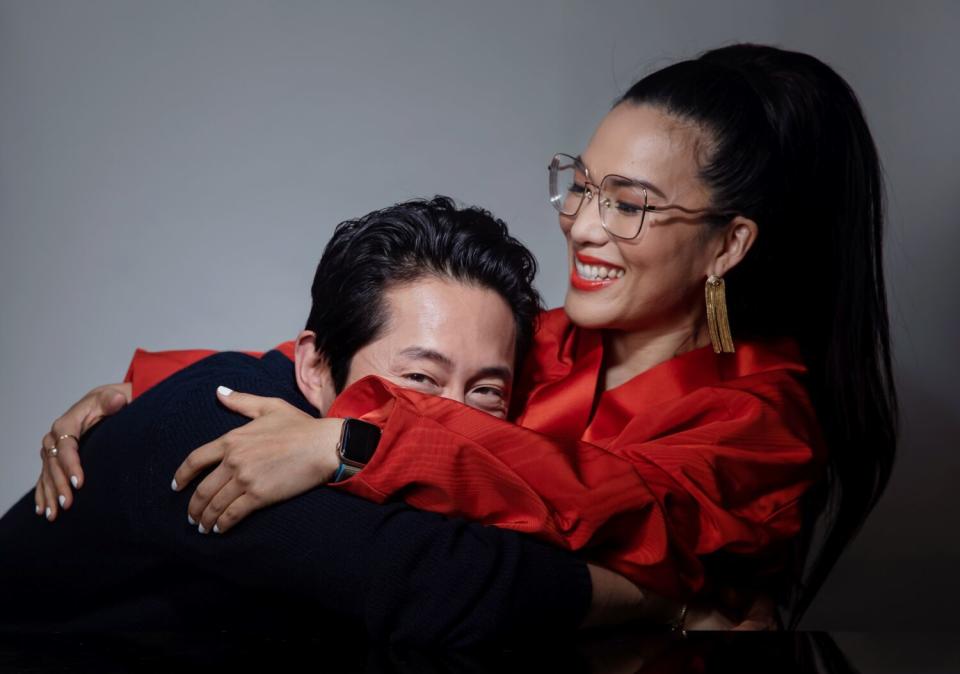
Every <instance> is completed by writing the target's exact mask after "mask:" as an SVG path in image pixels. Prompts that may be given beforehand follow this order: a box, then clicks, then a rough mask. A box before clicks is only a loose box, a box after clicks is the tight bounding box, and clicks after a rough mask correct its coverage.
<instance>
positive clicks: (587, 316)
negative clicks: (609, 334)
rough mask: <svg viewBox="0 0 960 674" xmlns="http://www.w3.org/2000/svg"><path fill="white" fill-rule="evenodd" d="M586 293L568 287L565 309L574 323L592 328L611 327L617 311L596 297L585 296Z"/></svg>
mask: <svg viewBox="0 0 960 674" xmlns="http://www.w3.org/2000/svg"><path fill="white" fill-rule="evenodd" d="M583 295H584V293H582V292H580V291H577V290H575V289H574V288H567V297H566V299H565V300H564V303H563V310H564V311H565V312H567V316H568V317H569V318H570V320H571V321H572V322H573V323H574V325H576V326H578V327H581V328H588V329H591V330H602V329H604V328H607V327H609V326H610V325H611V324H612V323H613V322H614V321H615V319H616V315H615V312H612V311H611V310H610V308H608V307H605V306H603V303H602V302H598V301H597V300H596V298H592V297H584V296H583Z"/></svg>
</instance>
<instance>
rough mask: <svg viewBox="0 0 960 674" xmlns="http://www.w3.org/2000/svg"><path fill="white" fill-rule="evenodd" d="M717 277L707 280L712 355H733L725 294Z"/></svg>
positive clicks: (723, 285)
mask: <svg viewBox="0 0 960 674" xmlns="http://www.w3.org/2000/svg"><path fill="white" fill-rule="evenodd" d="M725 285H726V284H725V283H724V282H723V279H722V278H721V277H719V276H711V277H710V278H708V279H707V325H708V327H709V328H710V342H711V343H712V344H713V352H714V353H733V352H734V348H733V335H731V334H730V319H729V318H728V317H727V293H726V290H725Z"/></svg>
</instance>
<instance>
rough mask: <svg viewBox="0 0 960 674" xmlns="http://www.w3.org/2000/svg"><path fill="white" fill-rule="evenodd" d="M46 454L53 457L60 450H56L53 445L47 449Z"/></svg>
mask: <svg viewBox="0 0 960 674" xmlns="http://www.w3.org/2000/svg"><path fill="white" fill-rule="evenodd" d="M47 452H48V453H49V454H50V456H54V457H55V456H56V455H57V454H59V453H60V450H59V449H57V446H56V445H54V446H53V447H47Z"/></svg>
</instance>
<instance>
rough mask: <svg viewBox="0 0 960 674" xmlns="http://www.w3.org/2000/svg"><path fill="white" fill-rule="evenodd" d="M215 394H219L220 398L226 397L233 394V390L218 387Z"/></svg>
mask: <svg viewBox="0 0 960 674" xmlns="http://www.w3.org/2000/svg"><path fill="white" fill-rule="evenodd" d="M217 393H219V394H220V395H222V396H228V395H230V394H231V393H233V389H232V388H227V387H226V386H218V387H217Z"/></svg>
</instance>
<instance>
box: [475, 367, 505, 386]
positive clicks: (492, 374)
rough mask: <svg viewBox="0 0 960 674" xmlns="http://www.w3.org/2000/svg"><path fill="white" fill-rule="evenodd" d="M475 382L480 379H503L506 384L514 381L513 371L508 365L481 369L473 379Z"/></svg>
mask: <svg viewBox="0 0 960 674" xmlns="http://www.w3.org/2000/svg"><path fill="white" fill-rule="evenodd" d="M471 379H472V380H473V381H479V380H480V379H502V380H503V381H505V382H510V381H513V371H512V370H511V369H510V368H509V367H507V366H506V365H491V366H489V367H484V368H481V369H480V371H479V372H477V373H476V374H475V375H474V376H473V377H471Z"/></svg>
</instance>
